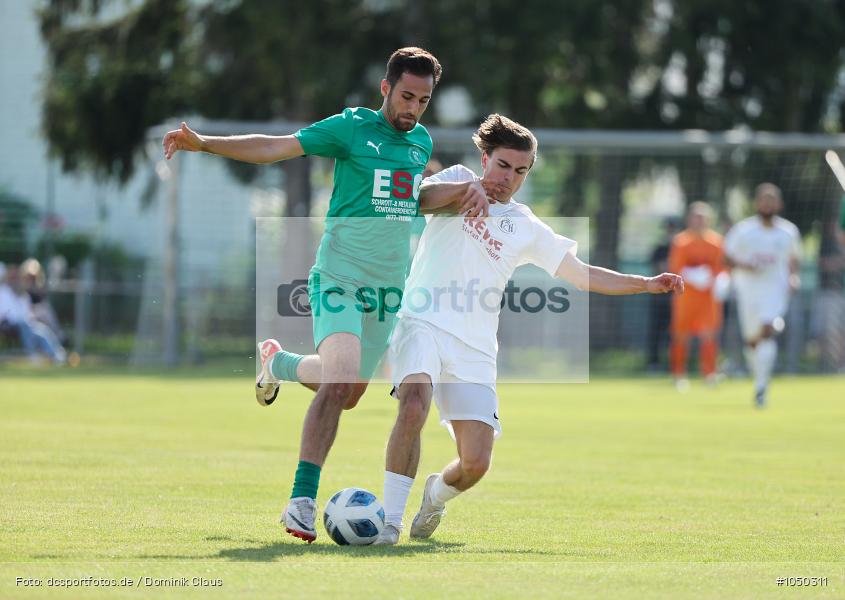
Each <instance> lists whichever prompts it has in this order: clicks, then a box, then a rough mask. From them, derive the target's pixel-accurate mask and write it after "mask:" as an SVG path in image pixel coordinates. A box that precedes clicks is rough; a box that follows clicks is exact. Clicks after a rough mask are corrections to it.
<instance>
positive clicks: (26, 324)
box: [0, 266, 67, 364]
mask: <svg viewBox="0 0 845 600" xmlns="http://www.w3.org/2000/svg"><path fill="white" fill-rule="evenodd" d="M20 283H21V282H20V277H19V273H18V267H16V266H9V267H7V268H0V330H4V331H10V332H12V333H16V334H17V335H18V337H19V338H20V341H21V345H22V346H23V349H24V351H25V352H26V353H27V355H29V357H30V360H32V361H33V362H37V361H39V353H40V354H45V355H47V356H48V357H49V358H50V360H52V361H53V362H54V363H55V364H64V362H65V360H66V358H67V353H66V352H65V349H64V348H62V345H61V344H60V343H59V340H58V339H56V336H55V335H54V334H53V332H52V331H51V330H50V328H49V327H47V326H46V325H45V324H44V323H41V322H39V321H38V320H36V319H35V317H34V316H33V315H32V306H31V304H30V301H29V296H28V295H27V293H26V292H24V291H23V290H22V289H21V285H20Z"/></svg>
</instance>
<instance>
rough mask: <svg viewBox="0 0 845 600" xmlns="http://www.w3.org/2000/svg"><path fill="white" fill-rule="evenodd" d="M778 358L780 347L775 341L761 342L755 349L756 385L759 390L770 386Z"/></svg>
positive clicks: (766, 340)
mask: <svg viewBox="0 0 845 600" xmlns="http://www.w3.org/2000/svg"><path fill="white" fill-rule="evenodd" d="M777 356H778V345H777V342H775V340H773V339H765V340H760V342H759V343H758V344H757V347H756V348H755V349H754V362H755V363H756V365H757V369H756V371H755V373H754V375H755V378H754V384H755V387H756V388H757V390H762V389H764V388H765V387H767V386H768V385H769V380H770V379H771V378H772V371H773V370H774V368H775V360H776V359H777Z"/></svg>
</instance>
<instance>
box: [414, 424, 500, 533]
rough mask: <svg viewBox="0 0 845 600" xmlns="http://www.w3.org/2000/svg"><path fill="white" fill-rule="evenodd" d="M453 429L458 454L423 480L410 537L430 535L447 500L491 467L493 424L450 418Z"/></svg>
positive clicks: (476, 481) (474, 481)
mask: <svg viewBox="0 0 845 600" xmlns="http://www.w3.org/2000/svg"><path fill="white" fill-rule="evenodd" d="M452 429H453V430H454V431H455V441H456V444H457V446H458V458H457V459H456V460H454V461H452V462H451V463H449V464H448V465H447V466H446V468H445V469H443V472H442V473H435V474H433V475H429V477H428V479H427V480H426V482H425V490H424V492H423V500H422V505H421V506H420V511H419V512H418V513H417V516H416V517H414V522H413V524H412V525H411V537H414V538H428V537H431V534H432V533H434V530H435V529H437V526H438V525H439V524H440V519H441V518H442V517H443V515H444V514H446V502H447V501H449V500H451V499H452V498H454V497H456V496H457V495H458V494H460V493H461V492H465V491H466V490H468V489H469V488H471V487H472V486H474V485H475V484H476V483H478V482H479V481H480V480H481V478H482V477H484V475H485V474H486V473H487V471H488V470H489V469H490V464H491V462H492V458H493V440H494V431H493V428H492V427H490V425H488V424H487V423H482V422H481V421H452Z"/></svg>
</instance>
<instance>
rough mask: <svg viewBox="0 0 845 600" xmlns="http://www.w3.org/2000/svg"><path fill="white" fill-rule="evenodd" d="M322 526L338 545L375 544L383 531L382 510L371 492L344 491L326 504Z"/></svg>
mask: <svg viewBox="0 0 845 600" xmlns="http://www.w3.org/2000/svg"><path fill="white" fill-rule="evenodd" d="M323 524H324V525H325V526H326V531H327V532H328V533H329V536H330V537H331V538H332V539H333V540H334V541H335V542H336V543H338V544H340V545H341V546H346V545H347V544H349V545H352V546H366V545H367V544H372V543H373V542H374V541H376V538H377V537H378V534H380V533H381V530H382V529H384V508H382V506H381V502H379V501H378V498H376V497H375V495H374V494H372V493H371V492H368V491H367V490H362V489H361V488H346V489H345V490H340V491H339V492H338V493H337V494H335V495H334V496H332V499H331V500H329V502H328V504H326V511H325V512H324V513H323Z"/></svg>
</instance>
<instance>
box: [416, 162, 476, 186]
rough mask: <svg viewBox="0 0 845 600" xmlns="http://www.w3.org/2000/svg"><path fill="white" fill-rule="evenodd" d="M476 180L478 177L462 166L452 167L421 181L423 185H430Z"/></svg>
mask: <svg viewBox="0 0 845 600" xmlns="http://www.w3.org/2000/svg"><path fill="white" fill-rule="evenodd" d="M476 179H478V176H477V175H476V174H475V173H473V171H472V170H471V169H468V168H467V167H465V166H463V165H452V166H451V167H447V168H445V169H443V170H442V171H440V172H438V173H434V174H433V175H429V176H428V177H426V178H425V179H423V185H426V184H432V183H466V182H467V181H474V180H476Z"/></svg>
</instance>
